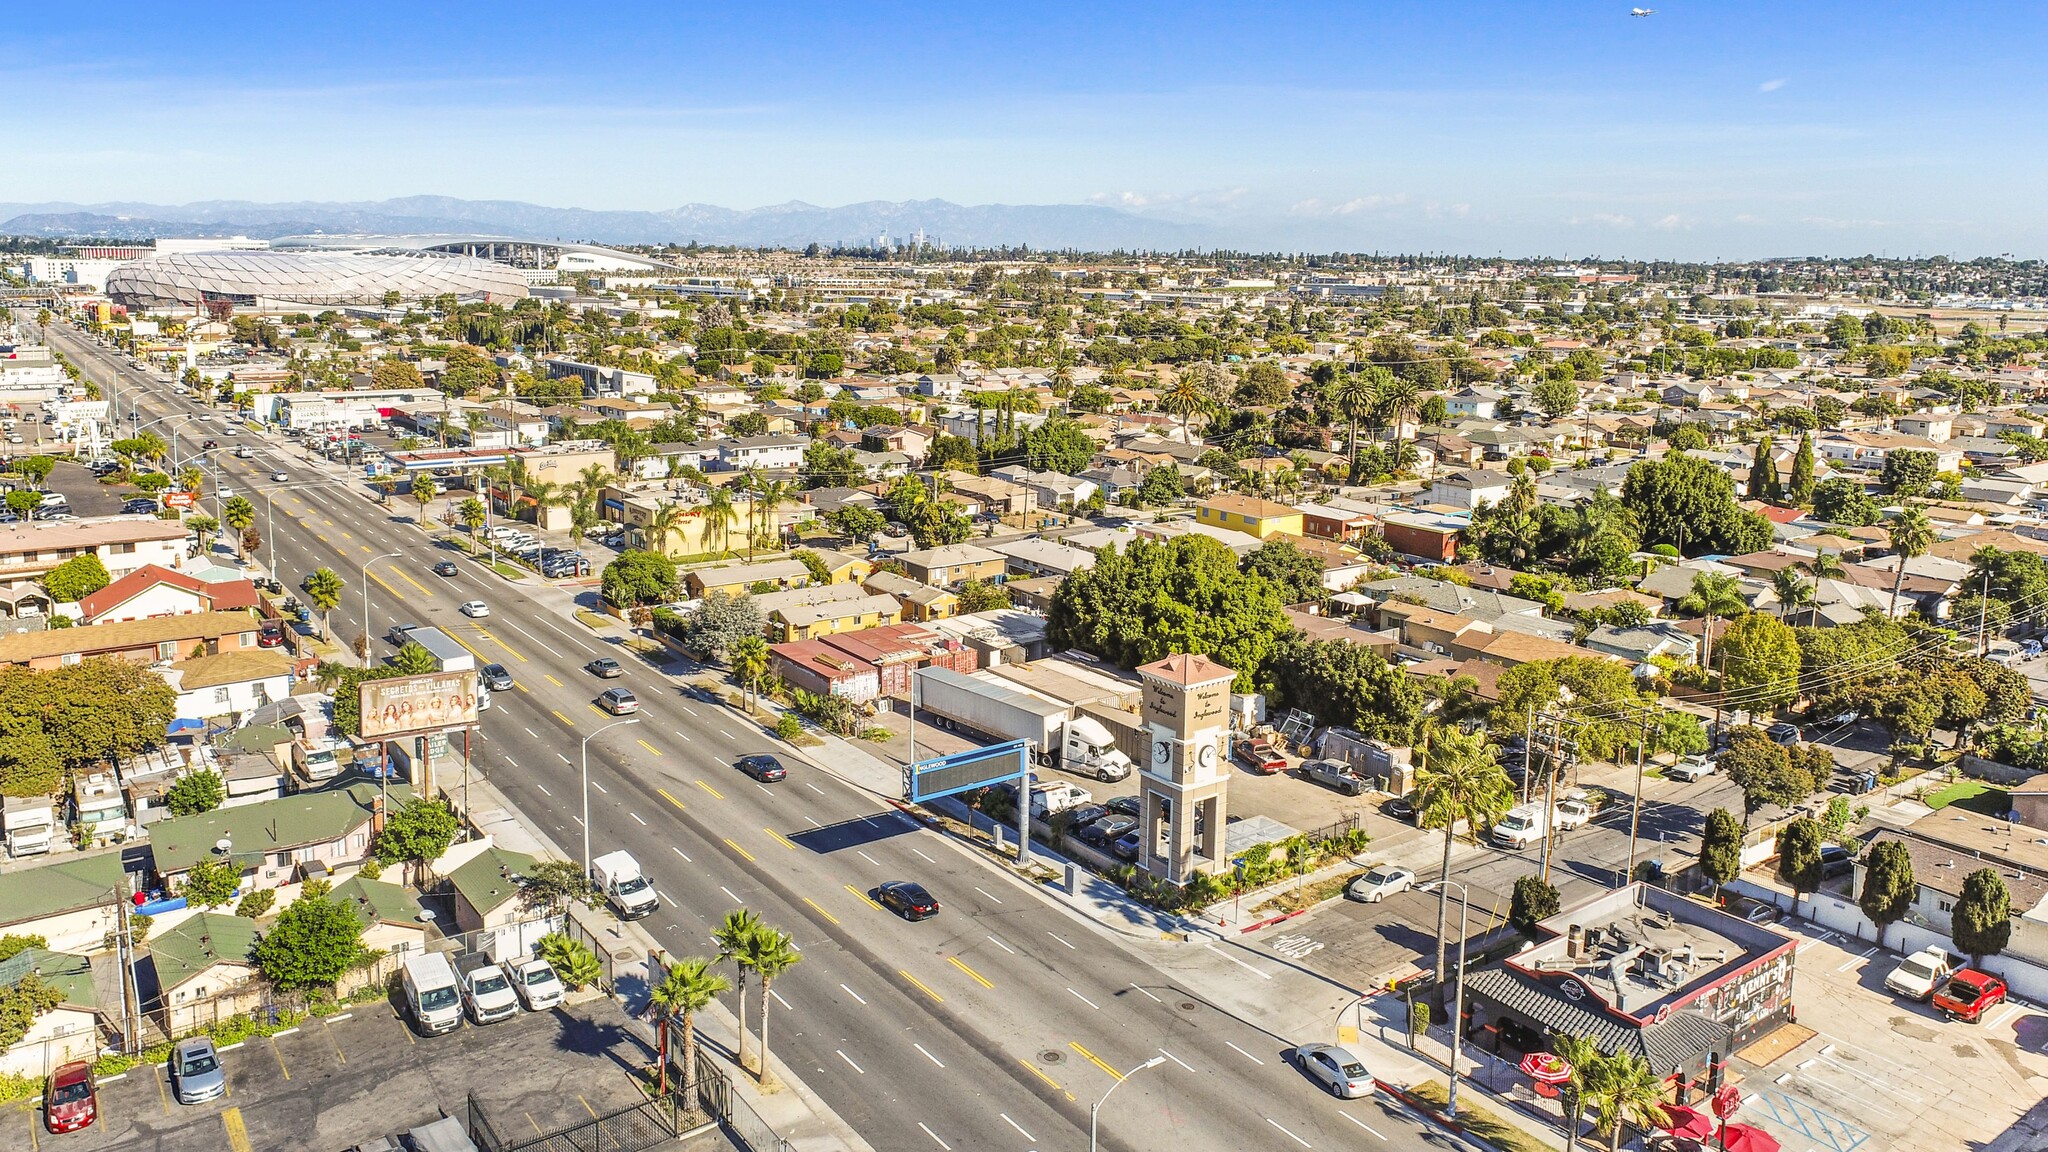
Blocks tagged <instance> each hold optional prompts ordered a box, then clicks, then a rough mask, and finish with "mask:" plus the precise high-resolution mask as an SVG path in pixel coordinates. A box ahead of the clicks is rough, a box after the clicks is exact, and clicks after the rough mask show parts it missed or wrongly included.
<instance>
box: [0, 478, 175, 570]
mask: <svg viewBox="0 0 2048 1152" xmlns="http://www.w3.org/2000/svg"><path fill="white" fill-rule="evenodd" d="M150 475H152V476H161V475H163V473H161V472H152V473H150ZM6 504H7V510H8V511H9V512H12V513H14V514H15V516H17V517H18V518H20V519H23V520H33V519H35V515H36V509H38V508H41V507H42V506H43V498H42V497H41V496H38V495H36V493H35V492H34V490H32V489H28V488H16V489H15V490H14V491H12V492H9V493H8V494H7V498H6ZM79 559H87V557H79ZM90 559H95V560H96V559H98V557H97V556H94V557H90Z"/></svg>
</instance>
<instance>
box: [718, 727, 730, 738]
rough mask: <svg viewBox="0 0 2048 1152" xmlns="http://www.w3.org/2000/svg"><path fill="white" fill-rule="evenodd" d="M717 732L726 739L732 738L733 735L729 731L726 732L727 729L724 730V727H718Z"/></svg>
mask: <svg viewBox="0 0 2048 1152" xmlns="http://www.w3.org/2000/svg"><path fill="white" fill-rule="evenodd" d="M718 734H719V735H720V736H723V737H725V738H726V739H727V740H730V739H732V738H733V736H732V733H730V732H727V731H726V730H725V729H723V728H720V729H719V730H718Z"/></svg>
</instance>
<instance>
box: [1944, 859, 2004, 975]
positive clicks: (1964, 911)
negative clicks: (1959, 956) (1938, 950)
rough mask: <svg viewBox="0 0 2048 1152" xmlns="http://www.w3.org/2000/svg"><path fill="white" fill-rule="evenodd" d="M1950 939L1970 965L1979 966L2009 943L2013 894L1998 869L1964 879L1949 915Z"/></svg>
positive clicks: (1976, 872)
mask: <svg viewBox="0 0 2048 1152" xmlns="http://www.w3.org/2000/svg"><path fill="white" fill-rule="evenodd" d="M1949 938H1950V939H1951V940H1954V941H1955V944H1956V950H1957V951H1959V952H1962V953H1965V954H1966V955H1968V956H1969V957H1970V963H1971V964H1982V963H1983V962H1984V958H1985V957H1986V956H1996V955H1998V954H1999V953H2000V952H2003V951H2005V947H2006V945H2007V944H2009V943H2011V942H2012V893H2011V892H2009V891H2007V890H2006V887H2005V881H2004V880H2003V879H2001V878H2000V877H1999V875H1998V869H1996V868H1979V869H1977V870H1976V871H1975V872H1972V873H1970V874H1969V875H1968V876H1965V877H1964V878H1963V894H1962V895H1961V896H1959V897H1957V899H1956V906H1955V908H1954V909H1953V910H1951V911H1950V912H1949Z"/></svg>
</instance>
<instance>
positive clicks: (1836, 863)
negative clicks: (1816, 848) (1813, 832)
mask: <svg viewBox="0 0 2048 1152" xmlns="http://www.w3.org/2000/svg"><path fill="white" fill-rule="evenodd" d="M1855 869H1856V858H1855V857H1854V856H1851V855H1850V854H1849V850H1848V849H1847V848H1844V847H1842V846H1841V845H1840V844H1823V845H1821V846H1820V876H1821V879H1823V880H1833V879H1834V878H1835V877H1837V876H1847V875H1848V874H1849V873H1850V872H1853V871H1855Z"/></svg>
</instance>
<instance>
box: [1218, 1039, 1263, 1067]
mask: <svg viewBox="0 0 2048 1152" xmlns="http://www.w3.org/2000/svg"><path fill="white" fill-rule="evenodd" d="M1224 1043H1225V1044H1230V1041H1228V1040H1225V1041H1224ZM1230 1050H1231V1051H1233V1052H1235V1053H1237V1054H1238V1055H1239V1056H1242V1057H1244V1058H1245V1059H1247V1060H1249V1061H1251V1062H1252V1063H1254V1064H1257V1065H1259V1066H1260V1067H1264V1066H1265V1063H1266V1062H1265V1061H1264V1060H1261V1059H1259V1058H1258V1057H1257V1056H1254V1055H1252V1054H1251V1053H1249V1052H1247V1051H1245V1050H1244V1049H1242V1048H1239V1047H1238V1046H1237V1045H1235V1044H1230Z"/></svg>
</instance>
